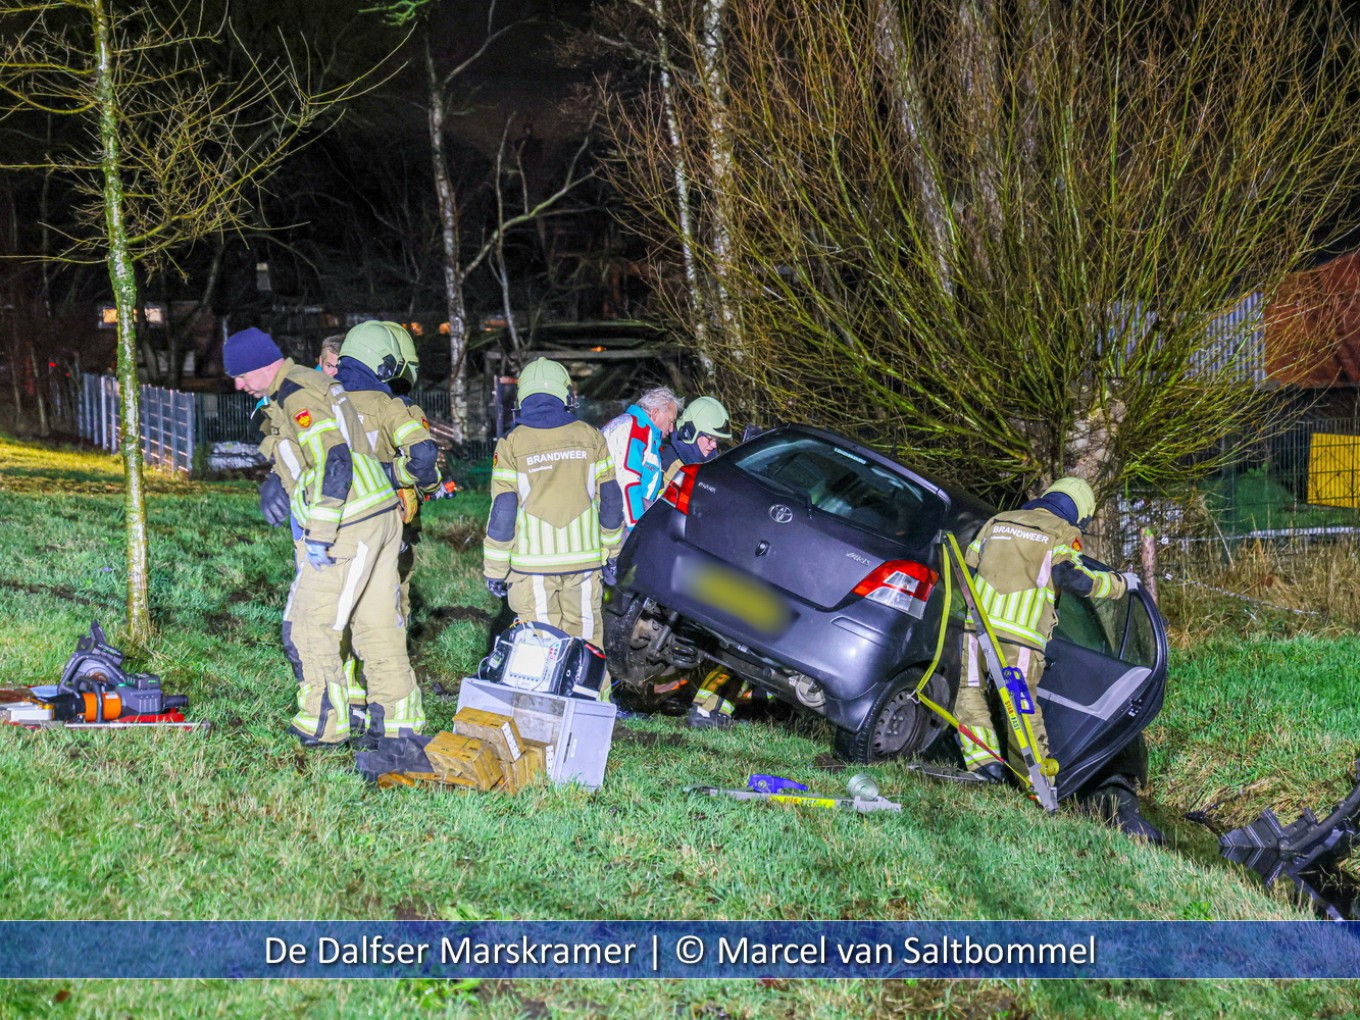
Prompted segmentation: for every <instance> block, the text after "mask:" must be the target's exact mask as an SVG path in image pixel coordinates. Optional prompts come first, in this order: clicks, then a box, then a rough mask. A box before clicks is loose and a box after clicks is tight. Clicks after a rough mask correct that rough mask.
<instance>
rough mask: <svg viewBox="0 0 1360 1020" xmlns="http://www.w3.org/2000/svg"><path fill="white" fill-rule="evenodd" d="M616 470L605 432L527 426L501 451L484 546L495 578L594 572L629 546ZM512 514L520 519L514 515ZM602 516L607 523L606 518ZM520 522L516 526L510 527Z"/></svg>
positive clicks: (575, 425) (581, 425) (486, 567)
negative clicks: (606, 492) (617, 494)
mask: <svg viewBox="0 0 1360 1020" xmlns="http://www.w3.org/2000/svg"><path fill="white" fill-rule="evenodd" d="M614 485H615V481H614V465H613V462H612V461H611V460H610V457H609V448H608V447H607V446H606V445H605V441H604V437H603V436H602V435H600V432H599V430H598V429H596V428H594V427H593V426H591V425H587V424H586V423H585V422H582V421H572V422H570V423H569V424H565V425H559V426H557V427H556V428H530V427H527V426H525V425H520V426H518V427H516V428H514V429H512V430H511V431H510V432H509V433H508V434H507V435H505V436H504V437H502V438H501V440H500V441H499V442H498V443H497V444H496V453H495V458H494V460H493V462H492V470H491V504H492V509H491V519H490V521H489V522H488V524H487V533H486V539H485V540H484V541H483V543H482V559H483V564H482V569H483V573H484V574H485V576H487V577H489V578H503V577H506V576H507V575H508V574H509V573H510V571H512V570H515V571H518V572H520V573H523V574H568V573H575V572H577V571H582V570H594V569H598V568H600V567H601V566H603V565H604V563H605V561H606V560H607V559H609V558H610V557H611V556H613V555H614V554H615V553H616V552H617V550H618V547H619V543H620V542H621V541H622V538H623V532H622V530H621V528H620V524H621V521H620V520H619V517H620V516H621V515H620V513H619V508H618V500H617V498H616V497H615V496H614V494H613V493H611V494H610V497H609V498H606V499H605V500H604V502H605V505H606V509H607V510H608V511H609V512H607V513H606V514H604V515H602V514H601V492H602V490H603V489H604V488H605V487H606V486H614ZM511 513H513V514H514V516H513V518H512V517H510V514H511ZM602 516H603V519H602ZM511 520H513V525H511V524H510V521H511Z"/></svg>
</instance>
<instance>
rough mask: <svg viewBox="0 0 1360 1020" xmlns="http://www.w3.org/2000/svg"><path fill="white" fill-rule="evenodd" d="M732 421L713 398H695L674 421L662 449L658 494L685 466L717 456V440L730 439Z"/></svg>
mask: <svg viewBox="0 0 1360 1020" xmlns="http://www.w3.org/2000/svg"><path fill="white" fill-rule="evenodd" d="M731 430H732V419H731V418H730V417H729V416H728V413H727V408H725V407H723V405H722V402H721V401H720V400H718V399H717V398H716V397H695V398H694V400H692V401H691V402H690V403H689V405H688V406H687V407H686V408H685V409H684V411H682V412H681V413H680V417H679V418H677V419H675V429H674V431H672V432H671V434H670V438H669V439H668V440H667V441H666V443H665V445H664V446H662V447H661V491H662V492H665V491H666V486H668V485H670V484H671V479H672V478H674V477H675V476H676V475H677V474H679V473H680V469H681V468H682V467H684V466H685V465H686V464H702V463H704V462H705V461H709V460H712V459H713V458H714V457H716V456H717V455H718V440H720V439H731V438H732V431H731Z"/></svg>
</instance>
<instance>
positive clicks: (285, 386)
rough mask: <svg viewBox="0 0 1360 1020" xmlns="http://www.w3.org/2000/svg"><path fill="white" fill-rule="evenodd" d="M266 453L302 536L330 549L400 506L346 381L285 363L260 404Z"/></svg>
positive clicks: (263, 449) (261, 449) (262, 445)
mask: <svg viewBox="0 0 1360 1020" xmlns="http://www.w3.org/2000/svg"><path fill="white" fill-rule="evenodd" d="M261 404H262V409H263V410H264V413H265V424H264V426H263V431H264V433H265V435H264V440H263V442H261V443H260V453H261V454H262V455H263V456H264V458H265V459H266V460H269V461H272V462H273V465H274V468H273V470H274V472H275V473H276V474H277V475H278V476H279V478H280V480H281V481H282V482H283V487H284V490H285V491H286V492H287V493H288V494H289V496H290V504H291V509H292V515H293V520H294V521H295V522H296V524H297V526H298V527H299V528H301V530H302V533H303V537H304V538H306V539H307V540H308V541H312V542H324V543H326V544H327V545H329V544H330V543H332V542H334V541H335V538H336V535H337V533H338V532H339V530H340V528H342V527H344V526H345V525H346V524H352V523H354V522H356V521H361V520H366V519H367V518H369V517H372V516H374V515H375V514H379V513H383V512H385V511H387V510H391V509H393V508H394V507H395V506H396V505H397V498H396V495H395V494H394V493H393V491H392V486H391V485H390V484H389V483H388V481H387V476H386V475H385V474H384V473H383V469H382V465H381V464H380V463H379V462H378V459H377V458H376V457H375V456H374V455H373V448H372V446H371V445H370V443H369V441H368V436H367V434H366V433H365V431H364V428H363V424H362V422H361V419H360V417H359V414H358V412H357V411H356V410H355V408H354V406H353V404H351V403H350V400H349V397H348V395H347V394H346V393H345V391H344V389H343V388H342V387H341V386H340V384H339V383H336V382H334V381H332V380H331V379H329V378H328V377H327V376H325V375H323V374H321V373H320V372H317V371H314V370H313V369H310V368H303V367H301V366H299V365H296V364H294V363H293V361H292V359H291V358H289V359H286V360H285V361H284V362H283V365H282V367H280V368H279V371H278V374H277V375H276V376H275V377H274V382H273V386H272V388H271V389H270V391H269V394H268V396H266V397H265V399H264V400H263V401H262V402H261Z"/></svg>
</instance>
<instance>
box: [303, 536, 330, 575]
mask: <svg viewBox="0 0 1360 1020" xmlns="http://www.w3.org/2000/svg"><path fill="white" fill-rule="evenodd" d="M330 548H331V547H330V545H329V544H328V543H326V542H308V543H307V562H308V563H310V564H311V565H312V566H314V567H315V568H316V569H317V570H320V569H321V568H322V567H333V566H335V560H334V559H333V558H332V557H331V554H330Z"/></svg>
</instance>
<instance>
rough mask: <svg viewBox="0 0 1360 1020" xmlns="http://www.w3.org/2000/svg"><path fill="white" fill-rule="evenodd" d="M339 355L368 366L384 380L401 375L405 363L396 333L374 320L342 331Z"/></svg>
mask: <svg viewBox="0 0 1360 1020" xmlns="http://www.w3.org/2000/svg"><path fill="white" fill-rule="evenodd" d="M340 357H342V358H353V359H354V360H355V361H358V362H360V363H362V364H364V365H367V366H368V367H369V368H370V369H372V370H373V374H374V375H376V376H377V377H378V378H379V379H381V380H382V381H383V382H387V381H388V380H391V379H395V378H397V376H399V375H401V373H402V370H403V364H404V362H403V358H402V354H401V346H400V345H399V344H398V343H397V338H396V336H395V334H394V333H393V332H392V330H390V329H388V327H387V323H385V322H379V321H378V320H377V319H369V320H368V321H367V322H361V323H359V325H357V326H355V327H354V328H353V329H351V330H350V331H349V332H348V333H346V334H345V342H344V343H343V344H341V345H340Z"/></svg>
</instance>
